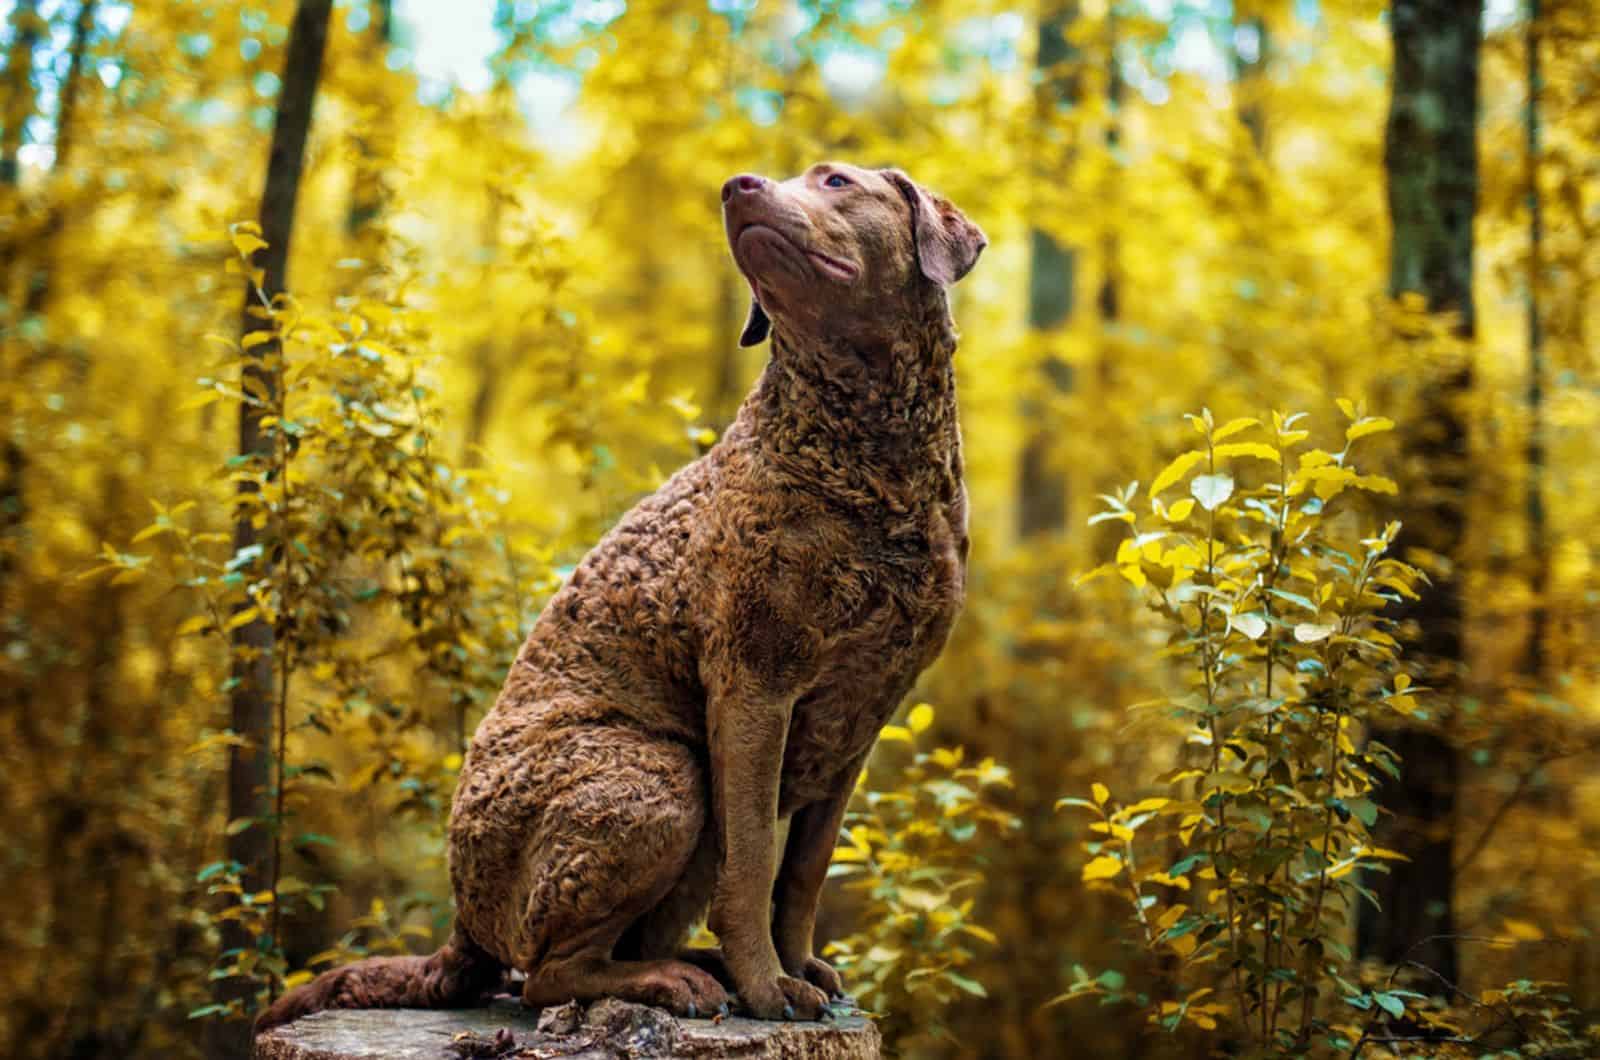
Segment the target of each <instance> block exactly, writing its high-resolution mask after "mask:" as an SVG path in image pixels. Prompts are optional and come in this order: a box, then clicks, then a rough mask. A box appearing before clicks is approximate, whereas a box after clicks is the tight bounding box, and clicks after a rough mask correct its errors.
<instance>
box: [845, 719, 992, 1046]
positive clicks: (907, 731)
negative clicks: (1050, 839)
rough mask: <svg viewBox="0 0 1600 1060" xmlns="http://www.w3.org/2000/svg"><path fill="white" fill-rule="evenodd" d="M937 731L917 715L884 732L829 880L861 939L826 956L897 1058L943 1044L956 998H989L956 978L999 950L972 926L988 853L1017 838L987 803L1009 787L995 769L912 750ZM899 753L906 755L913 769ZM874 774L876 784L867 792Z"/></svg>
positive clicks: (962, 757) (943, 752)
mask: <svg viewBox="0 0 1600 1060" xmlns="http://www.w3.org/2000/svg"><path fill="white" fill-rule="evenodd" d="M932 724H933V708H932V707H931V706H929V705H928V704H926V703H919V704H917V705H916V706H914V707H913V708H912V709H911V711H910V712H909V714H908V715H907V717H906V724H905V725H890V726H887V727H885V728H884V730H883V733H882V735H881V737H880V744H879V750H878V752H877V755H876V757H875V758H874V760H873V765H872V766H871V767H870V768H869V769H868V771H867V772H866V773H864V774H863V775H862V778H861V781H860V783H859V784H858V785H857V789H856V795H855V799H854V801H853V802H852V804H851V807H850V811H849V813H848V815H847V816H846V818H845V833H846V834H845V836H843V837H841V841H840V843H839V845H838V846H837V848H836V849H835V850H834V853H833V864H832V865H831V866H830V867H829V870H828V874H829V876H830V877H833V878H838V879H841V880H843V881H844V884H843V885H844V888H845V890H846V891H847V892H852V893H854V894H855V895H857V896H858V897H859V900H860V902H861V906H860V908H859V910H857V911H856V913H855V916H854V920H855V922H856V923H857V924H858V925H859V927H858V928H857V930H856V931H854V932H852V933H851V934H849V935H847V936H845V937H844V938H841V939H837V940H835V941H833V942H830V943H829V944H828V945H827V947H826V948H825V949H824V951H823V955H824V956H825V957H827V958H828V959H829V960H831V961H833V962H834V963H835V964H836V965H837V966H838V967H839V968H840V970H841V971H842V972H844V974H845V977H846V980H847V981H848V982H849V983H850V984H851V985H852V987H854V988H855V989H856V990H857V991H858V994H857V998H858V1000H860V1001H861V1003H862V1004H863V1005H865V1006H866V1007H867V1008H869V1009H872V1010H873V1011H875V1012H877V1013H878V1014H879V1017H880V1021H881V1022H880V1026H881V1027H882V1029H883V1033H884V1038H885V1040H886V1041H887V1042H888V1043H889V1044H890V1045H891V1047H892V1048H894V1049H896V1050H898V1051H905V1050H908V1049H910V1048H911V1047H912V1046H913V1044H914V1043H915V1042H916V1041H917V1040H918V1039H920V1038H923V1037H925V1036H926V1037H935V1038H936V1037H941V1036H945V1035H946V1034H947V1031H946V1028H945V1027H944V1025H943V1023H942V1022H941V1019H940V1013H941V1012H943V1011H944V1010H945V1009H946V1008H947V1007H948V1006H949V1005H950V1004H952V1003H953V1002H955V1001H957V1000H958V999H960V998H961V997H962V996H970V997H979V998H982V997H987V996H988V995H987V992H986V991H985V989H984V987H983V985H982V984H981V983H979V982H978V981H977V980H976V979H974V978H972V977H971V976H970V974H964V971H963V970H964V969H966V967H967V965H969V964H970V963H971V962H972V961H973V959H974V958H975V956H976V953H975V952H974V950H973V949H972V946H973V945H974V944H975V943H982V944H985V945H993V944H994V943H995V941H996V940H995V936H994V934H993V933H992V932H990V931H989V930H988V929H987V928H985V927H983V926H982V925H981V924H979V923H978V922H977V920H976V919H975V918H974V908H975V906H976V904H977V898H978V891H979V890H980V889H981V888H982V886H983V883H984V879H985V871H984V870H985V868H986V864H987V860H986V858H985V856H984V853H983V851H984V848H985V844H992V843H993V842H994V841H995V840H996V839H997V838H1004V837H1005V836H1006V835H1008V834H1009V833H1012V832H1014V831H1015V830H1016V829H1017V827H1018V823H1017V820H1016V818H1015V817H1013V816H1012V815H1011V814H1010V813H1008V812H1006V811H1005V810H1003V809H1001V808H1000V807H999V806H997V805H996V803H995V800H994V797H993V796H994V794H995V792H996V789H1000V788H1008V787H1010V786H1011V774H1010V772H1009V771H1008V770H1007V769H1006V768H1005V767H1004V766H1001V765H999V764H997V763H996V762H995V761H994V760H993V759H991V758H985V759H983V760H981V761H979V762H976V763H972V764H970V765H969V764H968V763H967V761H966V753H965V751H964V750H963V749H962V748H960V747H953V748H951V747H937V748H934V749H932V750H928V751H924V750H921V749H920V748H919V747H918V746H917V741H918V738H919V737H921V736H922V734H923V733H925V732H926V731H927V730H928V728H929V727H930V726H931V725H932ZM897 744H903V745H904V746H905V748H906V749H907V750H909V752H910V756H911V757H910V760H909V761H906V760H905V759H904V757H903V754H904V752H899V751H897V750H896V748H895V745H897ZM875 774H876V775H877V776H882V777H884V780H883V782H882V783H874V782H873V781H874V779H875Z"/></svg>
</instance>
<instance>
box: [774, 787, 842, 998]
mask: <svg viewBox="0 0 1600 1060" xmlns="http://www.w3.org/2000/svg"><path fill="white" fill-rule="evenodd" d="M864 761H865V759H862V760H861V761H857V762H855V763H853V764H852V765H851V766H850V768H848V769H846V770H845V771H844V773H843V774H842V778H841V781H840V784H839V786H838V788H837V789H836V790H835V791H834V793H833V794H832V795H831V796H829V797H828V798H826V799H823V800H822V801H821V802H814V803H812V804H811V805H809V806H805V807H803V808H801V809H800V810H798V811H796V813H795V815H794V819H793V820H791V821H790V822H789V841H788V845H787V846H786V847H785V849H784V853H783V864H782V866H781V867H780V868H779V869H778V883H777V887H776V888H775V890H774V892H773V897H774V905H773V913H772V937H773V941H774V942H775V943H776V944H777V947H778V960H779V961H781V962H782V964H783V970H784V971H785V972H788V973H789V974H790V975H792V976H794V977H795V978H797V979H798V978H804V979H806V980H807V981H809V982H810V983H811V984H812V985H814V986H817V987H819V988H820V989H822V990H823V991H825V992H826V993H828V994H829V995H832V996H835V997H837V996H840V995H842V994H843V993H844V984H843V982H842V981H841V980H840V978H839V973H838V972H836V971H834V970H833V968H832V966H831V965H829V964H828V963H827V962H826V961H824V960H822V959H821V958H819V957H818V956H817V955H816V952H815V950H814V948H813V947H814V946H815V942H814V939H813V936H814V934H815V933H816V925H817V905H818V902H819V901H820V900H821V898H822V884H823V882H824V881H825V880H826V879H827V878H828V863H829V861H831V860H832V858H833V848H834V844H835V843H837V842H838V839H839V826H840V825H841V824H842V823H843V822H844V811H845V807H846V806H847V805H849V803H850V795H851V793H852V792H853V791H854V790H855V786H856V778H857V777H858V776H860V774H861V765H862V762H864Z"/></svg>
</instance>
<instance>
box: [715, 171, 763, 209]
mask: <svg viewBox="0 0 1600 1060" xmlns="http://www.w3.org/2000/svg"><path fill="white" fill-rule="evenodd" d="M766 186H767V178H766V177H758V176H756V175H755V174H754V173H740V174H739V175H738V176H737V177H733V178H732V179H730V180H729V181H728V182H727V183H726V184H724V185H723V186H722V201H723V202H727V201H728V200H729V199H731V198H733V196H734V193H735V192H744V193H745V194H747V195H748V194H749V193H751V192H756V191H760V190H761V189H762V188H764V187H766Z"/></svg>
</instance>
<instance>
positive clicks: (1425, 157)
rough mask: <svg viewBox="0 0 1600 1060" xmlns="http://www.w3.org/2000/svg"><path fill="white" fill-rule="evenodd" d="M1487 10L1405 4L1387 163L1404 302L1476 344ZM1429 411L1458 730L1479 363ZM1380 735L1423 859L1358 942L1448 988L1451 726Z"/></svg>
mask: <svg viewBox="0 0 1600 1060" xmlns="http://www.w3.org/2000/svg"><path fill="white" fill-rule="evenodd" d="M1482 22H1483V4H1482V0H1398V2H1397V3H1395V5H1394V7H1393V9H1392V10H1391V13H1390V23H1389V24H1390V32H1391V35H1392V38H1393V42H1394V86H1393V92H1392V95H1391V98H1390V106H1389V120H1388V128H1387V135H1386V141H1385V152H1384V164H1385V168H1386V170H1387V173H1388V191H1389V214H1390V218H1391V221H1392V225H1393V231H1392V235H1391V243H1390V277H1389V289H1390V293H1391V294H1393V295H1395V296H1398V295H1400V294H1403V293H1406V292H1417V293H1419V294H1421V295H1422V297H1423V298H1424V300H1425V302H1426V305H1427V307H1428V309H1429V311H1431V312H1436V313H1451V314H1454V317H1455V321H1456V325H1455V326H1456V330H1457V333H1458V335H1459V336H1460V337H1462V338H1464V339H1467V338H1471V336H1472V334H1473V327H1474V315H1473V303H1472V221H1473V215H1474V214H1475V212H1476V210H1477V193H1478V164H1477V143H1476V135H1477V116H1478V52H1479V40H1480V36H1481V29H1482ZM1420 384H1421V385H1420V386H1419V390H1420V391H1421V393H1422V395H1423V403H1424V408H1423V409H1422V410H1421V411H1420V412H1419V414H1418V415H1417V417H1416V424H1415V427H1414V428H1413V429H1412V430H1411V432H1410V433H1409V436H1408V437H1407V438H1406V439H1405V444H1406V446H1407V450H1408V452H1407V455H1408V457H1409V463H1410V466H1412V467H1416V468H1420V469H1421V478H1422V479H1423V480H1422V481H1413V482H1412V483H1410V484H1408V493H1409V496H1410V497H1411V498H1412V499H1411V501H1410V502H1409V504H1408V505H1407V508H1406V511H1405V512H1404V521H1405V529H1404V531H1403V532H1402V535H1401V540H1400V541H1399V542H1397V549H1398V551H1400V552H1401V554H1403V555H1404V554H1408V553H1412V552H1413V550H1416V549H1424V550H1426V551H1427V552H1430V553H1433V554H1434V555H1437V556H1439V557H1442V558H1443V559H1444V561H1445V569H1444V570H1442V571H1438V572H1436V574H1435V579H1434V584H1433V585H1432V586H1431V587H1429V588H1428V589H1426V590H1425V591H1424V594H1423V597H1422V599H1421V600H1420V601H1419V602H1418V603H1416V604H1415V605H1413V606H1412V607H1411V608H1409V609H1408V610H1407V613H1406V616H1405V617H1407V618H1409V619H1413V620H1415V621H1416V622H1417V623H1418V624H1419V625H1420V627H1421V636H1420V638H1419V641H1418V643H1417V645H1416V650H1417V652H1418V654H1419V656H1420V657H1421V658H1422V659H1423V660H1424V662H1425V664H1426V665H1427V666H1428V667H1429V673H1428V675H1427V680H1426V683H1427V684H1428V685H1430V686H1432V687H1433V688H1435V689H1437V690H1438V691H1437V695H1438V701H1439V704H1440V707H1441V710H1440V714H1441V715H1442V716H1444V717H1445V718H1446V719H1448V717H1449V716H1450V714H1451V713H1452V711H1453V703H1452V700H1454V699H1455V698H1456V697H1457V696H1459V693H1460V684H1461V681H1460V674H1461V667H1462V662H1463V659H1462V620H1463V610H1464V609H1463V601H1462V595H1461V580H1460V578H1461V565H1462V563H1463V562H1464V560H1465V556H1464V554H1463V548H1462V545H1463V541H1464V539H1465V525H1466V517H1467V504H1466V495H1467V486H1468V474H1467V464H1466V457H1467V453H1466V447H1467V422H1466V418H1465V415H1464V410H1463V409H1462V402H1463V399H1464V398H1465V397H1466V395H1467V394H1468V392H1469V391H1470V389H1471V386H1472V369H1471V366H1470V362H1467V361H1465V360H1463V361H1462V362H1460V363H1459V364H1457V365H1455V366H1453V367H1449V368H1446V369H1445V370H1444V371H1443V373H1442V377H1440V378H1430V379H1425V380H1421V381H1420ZM1373 736H1374V738H1376V739H1378V740H1380V741H1382V742H1383V743H1385V744H1387V745H1389V746H1390V747H1392V748H1394V749H1395V750H1396V751H1398V752H1399V753H1400V754H1401V756H1402V757H1403V759H1404V766H1403V768H1404V774H1403V776H1402V778H1401V779H1400V780H1399V781H1395V782H1391V783H1389V784H1386V785H1384V787H1383V788H1382V789H1380V792H1379V796H1380V802H1381V804H1382V805H1383V807H1384V808H1385V809H1386V810H1387V811H1388V812H1389V814H1390V815H1392V816H1390V817H1388V818H1387V819H1386V820H1385V821H1384V823H1383V824H1382V825H1381V826H1380V829H1379V834H1378V842H1379V843H1380V844H1381V845H1383V846H1385V847H1389V848H1390V849H1393V850H1397V851H1399V852H1400V853H1402V854H1405V855H1406V856H1407V857H1408V858H1410V861H1409V863H1402V864H1400V865H1397V866H1396V868H1395V871H1394V872H1393V873H1392V874H1382V873H1372V874H1369V875H1368V877H1367V883H1368V885H1369V886H1370V887H1371V888H1372V890H1373V891H1374V893H1375V894H1376V895H1377V898H1378V900H1379V902H1380V904H1381V907H1382V908H1381V909H1380V910H1378V911H1374V910H1372V909H1371V907H1370V906H1369V905H1367V904H1365V903H1363V904H1362V906H1361V919H1360V923H1359V928H1358V933H1357V934H1358V945H1359V948H1360V951H1361V953H1362V954H1363V955H1368V956H1376V957H1379V958H1381V959H1383V960H1385V961H1389V962H1398V961H1402V960H1404V961H1416V962H1419V963H1421V964H1423V965H1426V966H1427V967H1429V968H1431V969H1433V970H1434V971H1435V972H1437V973H1438V974H1439V975H1441V976H1443V977H1444V978H1445V979H1447V980H1450V981H1452V982H1454V981H1455V980H1456V978H1457V970H1458V966H1457V959H1456V943H1455V939H1454V938H1453V937H1452V936H1453V935H1454V933H1455V920H1454V916H1453V913H1452V896H1453V891H1454V883H1455V879H1454V871H1453V869H1452V865H1451V853H1452V849H1451V836H1452V833H1453V831H1454V824H1455V822H1454V816H1455V805H1456V787H1457V782H1458V779H1459V764H1458V762H1457V758H1456V753H1455V749H1454V748H1453V747H1452V746H1451V744H1450V742H1449V741H1448V740H1447V739H1446V738H1445V736H1444V735H1443V734H1442V733H1441V732H1440V731H1439V730H1437V729H1435V730H1424V729H1416V728H1388V727H1383V728H1378V729H1375V730H1374V733H1373Z"/></svg>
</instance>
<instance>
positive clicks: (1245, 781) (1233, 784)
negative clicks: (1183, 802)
mask: <svg viewBox="0 0 1600 1060" xmlns="http://www.w3.org/2000/svg"><path fill="white" fill-rule="evenodd" d="M1204 787H1205V788H1206V789H1207V790H1210V789H1211V788H1218V789H1220V790H1222V791H1226V792H1230V793H1232V794H1234V795H1238V794H1240V793H1241V792H1246V791H1250V790H1251V789H1253V788H1254V787H1255V782H1254V781H1252V780H1251V779H1250V778H1249V777H1247V776H1245V775H1244V774H1243V773H1237V772H1235V771H1233V770H1231V769H1224V770H1221V771H1219V772H1216V773H1208V774H1207V775H1206V779H1205V782H1204Z"/></svg>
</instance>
